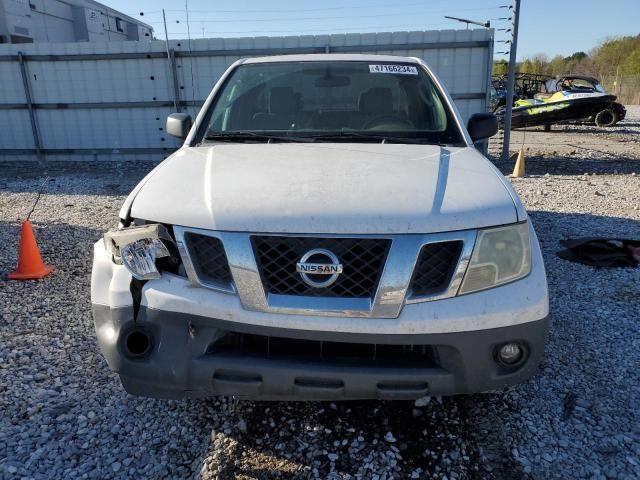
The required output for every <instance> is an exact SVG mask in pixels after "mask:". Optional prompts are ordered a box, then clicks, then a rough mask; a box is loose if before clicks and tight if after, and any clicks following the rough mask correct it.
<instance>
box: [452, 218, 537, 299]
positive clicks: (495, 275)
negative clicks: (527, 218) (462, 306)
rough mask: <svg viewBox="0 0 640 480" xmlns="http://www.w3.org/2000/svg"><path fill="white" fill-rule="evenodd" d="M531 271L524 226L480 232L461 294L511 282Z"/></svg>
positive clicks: (527, 232) (528, 239)
mask: <svg viewBox="0 0 640 480" xmlns="http://www.w3.org/2000/svg"><path fill="white" fill-rule="evenodd" d="M530 271H531V240H530V238H529V224H528V223H527V222H524V223H518V224H516V225H509V226H507V227H499V228H489V229H486V230H480V231H479V232H478V238H477V240H476V245H475V247H474V248H473V254H472V255H471V260H470V262H469V266H468V267H467V273H466V274H465V276H464V280H463V281H462V286H461V287H460V294H464V293H471V292H477V291H478V290H485V289H487V288H492V287H497V286H498V285H504V284H505V283H509V282H513V281H514V280H517V279H519V278H522V277H526V276H527V275H529V272H530Z"/></svg>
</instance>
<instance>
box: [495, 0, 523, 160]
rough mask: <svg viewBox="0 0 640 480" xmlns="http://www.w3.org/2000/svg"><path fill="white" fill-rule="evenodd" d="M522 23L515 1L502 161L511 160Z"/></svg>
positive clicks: (516, 1)
mask: <svg viewBox="0 0 640 480" xmlns="http://www.w3.org/2000/svg"><path fill="white" fill-rule="evenodd" d="M519 23H520V0H513V27H512V28H511V31H512V32H513V35H512V37H511V48H510V50H509V73H508V75H507V98H506V102H507V105H506V107H507V108H506V111H505V113H504V132H503V133H504V135H503V140H502V155H501V157H500V159H501V160H508V159H509V143H510V141H511V113H512V111H513V90H514V83H515V77H516V50H517V47H518V25H519Z"/></svg>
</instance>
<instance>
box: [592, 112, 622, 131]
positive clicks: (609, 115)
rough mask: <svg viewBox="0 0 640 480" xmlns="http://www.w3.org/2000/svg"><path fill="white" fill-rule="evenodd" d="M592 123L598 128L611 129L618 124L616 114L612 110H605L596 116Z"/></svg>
mask: <svg viewBox="0 0 640 480" xmlns="http://www.w3.org/2000/svg"><path fill="white" fill-rule="evenodd" d="M594 122H595V124H596V126H598V127H613V126H614V125H615V124H616V123H618V114H617V113H616V112H615V111H614V110H613V109H611V108H607V109H606V110H602V111H601V112H598V113H597V114H596V118H594Z"/></svg>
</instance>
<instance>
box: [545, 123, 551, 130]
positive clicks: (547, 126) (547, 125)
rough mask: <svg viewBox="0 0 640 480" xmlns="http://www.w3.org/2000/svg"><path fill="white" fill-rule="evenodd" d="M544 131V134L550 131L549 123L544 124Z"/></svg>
mask: <svg viewBox="0 0 640 480" xmlns="http://www.w3.org/2000/svg"><path fill="white" fill-rule="evenodd" d="M544 131H545V132H550V131H551V125H550V124H549V123H547V124H545V126H544Z"/></svg>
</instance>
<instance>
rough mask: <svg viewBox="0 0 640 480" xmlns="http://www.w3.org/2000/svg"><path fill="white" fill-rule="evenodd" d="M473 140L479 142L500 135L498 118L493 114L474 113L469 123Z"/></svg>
mask: <svg viewBox="0 0 640 480" xmlns="http://www.w3.org/2000/svg"><path fill="white" fill-rule="evenodd" d="M467 131H468V132H469V136H470V137H471V140H473V141H474V142H475V141H478V140H483V139H485V138H489V137H493V136H494V135H495V134H496V133H498V117H496V116H495V115H494V114H493V113H474V114H473V115H471V118H470V119H469V123H467Z"/></svg>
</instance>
